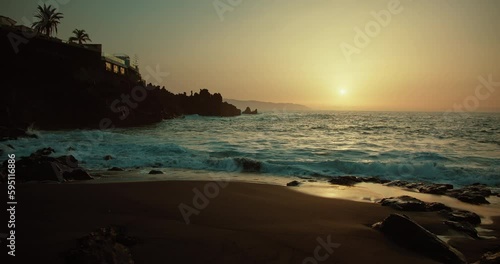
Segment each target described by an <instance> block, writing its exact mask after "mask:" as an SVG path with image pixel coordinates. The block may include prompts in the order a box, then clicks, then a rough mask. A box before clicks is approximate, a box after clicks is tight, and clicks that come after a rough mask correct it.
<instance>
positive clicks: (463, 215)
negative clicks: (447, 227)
mask: <svg viewBox="0 0 500 264" xmlns="http://www.w3.org/2000/svg"><path fill="white" fill-rule="evenodd" d="M439 214H440V215H442V216H443V217H445V218H446V219H448V220H451V221H456V222H468V223H470V224H472V225H479V224H481V217H479V215H477V214H476V213H473V212H469V211H465V210H458V209H453V210H441V211H439Z"/></svg>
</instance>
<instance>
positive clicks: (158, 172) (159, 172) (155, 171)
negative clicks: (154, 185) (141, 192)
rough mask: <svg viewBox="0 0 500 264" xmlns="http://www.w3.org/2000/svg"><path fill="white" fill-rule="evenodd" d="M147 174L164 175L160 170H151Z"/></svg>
mask: <svg viewBox="0 0 500 264" xmlns="http://www.w3.org/2000/svg"><path fill="white" fill-rule="evenodd" d="M149 174H164V173H163V171H160V170H151V171H150V172H149Z"/></svg>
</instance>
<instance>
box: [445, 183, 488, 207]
mask: <svg viewBox="0 0 500 264" xmlns="http://www.w3.org/2000/svg"><path fill="white" fill-rule="evenodd" d="M446 195H448V196H451V197H454V198H457V199H458V200H460V201H462V202H465V203H470V204H489V203H490V202H488V201H487V200H486V197H488V196H490V195H492V192H491V189H490V188H489V187H488V186H486V185H483V184H473V185H469V186H466V187H463V188H460V189H455V190H449V191H447V192H446Z"/></svg>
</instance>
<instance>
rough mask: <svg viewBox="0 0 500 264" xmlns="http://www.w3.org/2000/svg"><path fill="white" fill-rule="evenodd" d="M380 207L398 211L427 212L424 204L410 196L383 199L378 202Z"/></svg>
mask: <svg viewBox="0 0 500 264" xmlns="http://www.w3.org/2000/svg"><path fill="white" fill-rule="evenodd" d="M380 204H382V206H389V207H392V208H394V209H396V210H400V211H420V212H425V211H427V206H426V203H425V202H423V201H421V200H419V199H417V198H413V197H411V196H407V195H403V196H399V197H390V198H384V199H382V200H381V201H380Z"/></svg>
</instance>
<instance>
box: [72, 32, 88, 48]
mask: <svg viewBox="0 0 500 264" xmlns="http://www.w3.org/2000/svg"><path fill="white" fill-rule="evenodd" d="M73 34H75V35H74V36H73V37H70V38H69V42H78V44H80V45H82V44H83V43H85V42H87V41H92V40H91V39H90V37H89V34H87V32H85V29H75V30H73Z"/></svg>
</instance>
